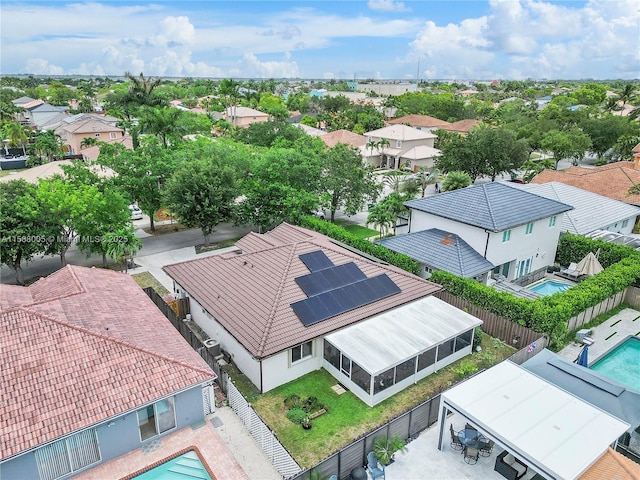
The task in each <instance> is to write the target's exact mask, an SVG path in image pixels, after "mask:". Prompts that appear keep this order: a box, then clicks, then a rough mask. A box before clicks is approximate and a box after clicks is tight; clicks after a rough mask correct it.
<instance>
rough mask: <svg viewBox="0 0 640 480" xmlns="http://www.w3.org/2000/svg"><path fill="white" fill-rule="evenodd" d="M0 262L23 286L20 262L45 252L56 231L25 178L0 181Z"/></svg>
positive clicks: (32, 186) (27, 260) (32, 187)
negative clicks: (0, 233)
mask: <svg viewBox="0 0 640 480" xmlns="http://www.w3.org/2000/svg"><path fill="white" fill-rule="evenodd" d="M0 231H1V232H2V236H1V237H0V261H1V262H2V263H4V264H5V265H7V266H8V267H10V268H11V269H12V270H13V271H14V272H15V273H16V280H17V281H18V283H19V284H20V285H24V272H23V271H22V264H23V263H28V262H29V261H30V260H31V259H32V258H33V257H34V256H36V255H38V254H41V253H46V252H47V248H48V246H49V244H51V243H53V241H54V240H55V236H56V234H57V233H58V231H57V228H56V227H55V225H53V224H52V222H51V221H50V218H49V217H48V216H47V215H46V214H45V213H44V211H43V208H42V205H41V203H40V200H39V199H38V196H37V190H36V187H35V185H32V184H30V183H27V182H25V181H24V180H11V181H9V182H2V183H0Z"/></svg>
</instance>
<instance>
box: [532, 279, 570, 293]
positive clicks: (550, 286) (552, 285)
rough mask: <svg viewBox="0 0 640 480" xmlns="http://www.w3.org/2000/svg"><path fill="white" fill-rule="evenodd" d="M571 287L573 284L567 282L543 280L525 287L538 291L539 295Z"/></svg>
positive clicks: (563, 290)
mask: <svg viewBox="0 0 640 480" xmlns="http://www.w3.org/2000/svg"><path fill="white" fill-rule="evenodd" d="M571 287H573V285H569V284H568V283H563V282H556V281H553V280H543V281H542V282H540V283H538V284H536V285H533V286H531V287H527V288H528V289H529V290H533V291H534V292H536V293H539V294H540V295H553V294H554V293H558V292H565V291H567V290H569V289H570V288H571Z"/></svg>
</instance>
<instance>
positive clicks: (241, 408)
mask: <svg viewBox="0 0 640 480" xmlns="http://www.w3.org/2000/svg"><path fill="white" fill-rule="evenodd" d="M227 399H228V401H229V406H230V407H231V409H232V410H233V411H234V412H235V414H236V415H238V417H239V418H240V420H242V423H243V424H244V426H245V427H246V428H247V430H249V433H250V434H251V436H252V437H253V438H254V440H255V441H256V442H257V443H258V445H260V448H261V449H262V451H263V452H264V453H265V454H266V455H267V458H269V460H270V461H271V463H272V464H273V466H274V467H275V468H276V470H278V472H279V473H280V475H282V478H289V477H291V476H293V475H295V474H297V473H298V472H300V471H301V470H302V469H301V468H300V465H298V464H297V463H296V461H295V460H294V459H293V457H292V456H291V455H290V454H289V452H288V451H287V449H286V448H284V447H283V446H282V444H281V443H280V442H279V441H278V439H277V438H276V436H275V435H274V433H273V432H272V431H271V430H270V429H269V427H267V425H266V424H265V423H264V422H263V421H262V419H261V418H260V416H259V415H258V414H257V413H256V411H255V410H254V409H253V407H252V406H251V405H249V403H248V402H247V401H246V400H245V398H244V397H243V396H242V394H241V393H240V392H239V391H238V389H237V388H236V386H235V385H234V384H233V382H232V381H231V377H227Z"/></svg>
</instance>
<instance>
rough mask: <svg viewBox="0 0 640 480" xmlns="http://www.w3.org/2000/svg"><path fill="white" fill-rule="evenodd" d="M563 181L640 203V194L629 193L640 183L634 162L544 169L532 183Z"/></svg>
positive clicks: (590, 190) (604, 194) (611, 196)
mask: <svg viewBox="0 0 640 480" xmlns="http://www.w3.org/2000/svg"><path fill="white" fill-rule="evenodd" d="M547 182H561V183H564V184H566V185H571V186H572V187H577V188H581V189H583V190H586V191H588V192H592V193H597V194H598V195H603V196H605V197H609V198H613V199H614V200H620V201H621V202H626V203H631V204H633V205H640V195H629V196H627V192H628V190H629V188H630V187H632V186H633V185H636V184H638V183H640V170H634V169H633V162H616V163H610V164H608V165H603V166H601V167H596V168H584V167H571V168H568V169H567V170H543V171H542V172H540V173H539V174H538V175H536V176H535V177H534V178H533V180H531V183H547Z"/></svg>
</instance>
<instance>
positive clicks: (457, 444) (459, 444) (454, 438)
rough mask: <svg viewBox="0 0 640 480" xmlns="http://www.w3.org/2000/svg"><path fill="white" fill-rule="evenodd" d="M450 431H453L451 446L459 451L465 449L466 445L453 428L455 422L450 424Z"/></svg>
mask: <svg viewBox="0 0 640 480" xmlns="http://www.w3.org/2000/svg"><path fill="white" fill-rule="evenodd" d="M449 431H450V432H451V448H453V449H454V450H457V451H459V452H460V451H462V450H463V449H464V445H462V442H461V441H460V439H459V438H458V434H457V433H456V432H455V431H454V430H453V424H449Z"/></svg>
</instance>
